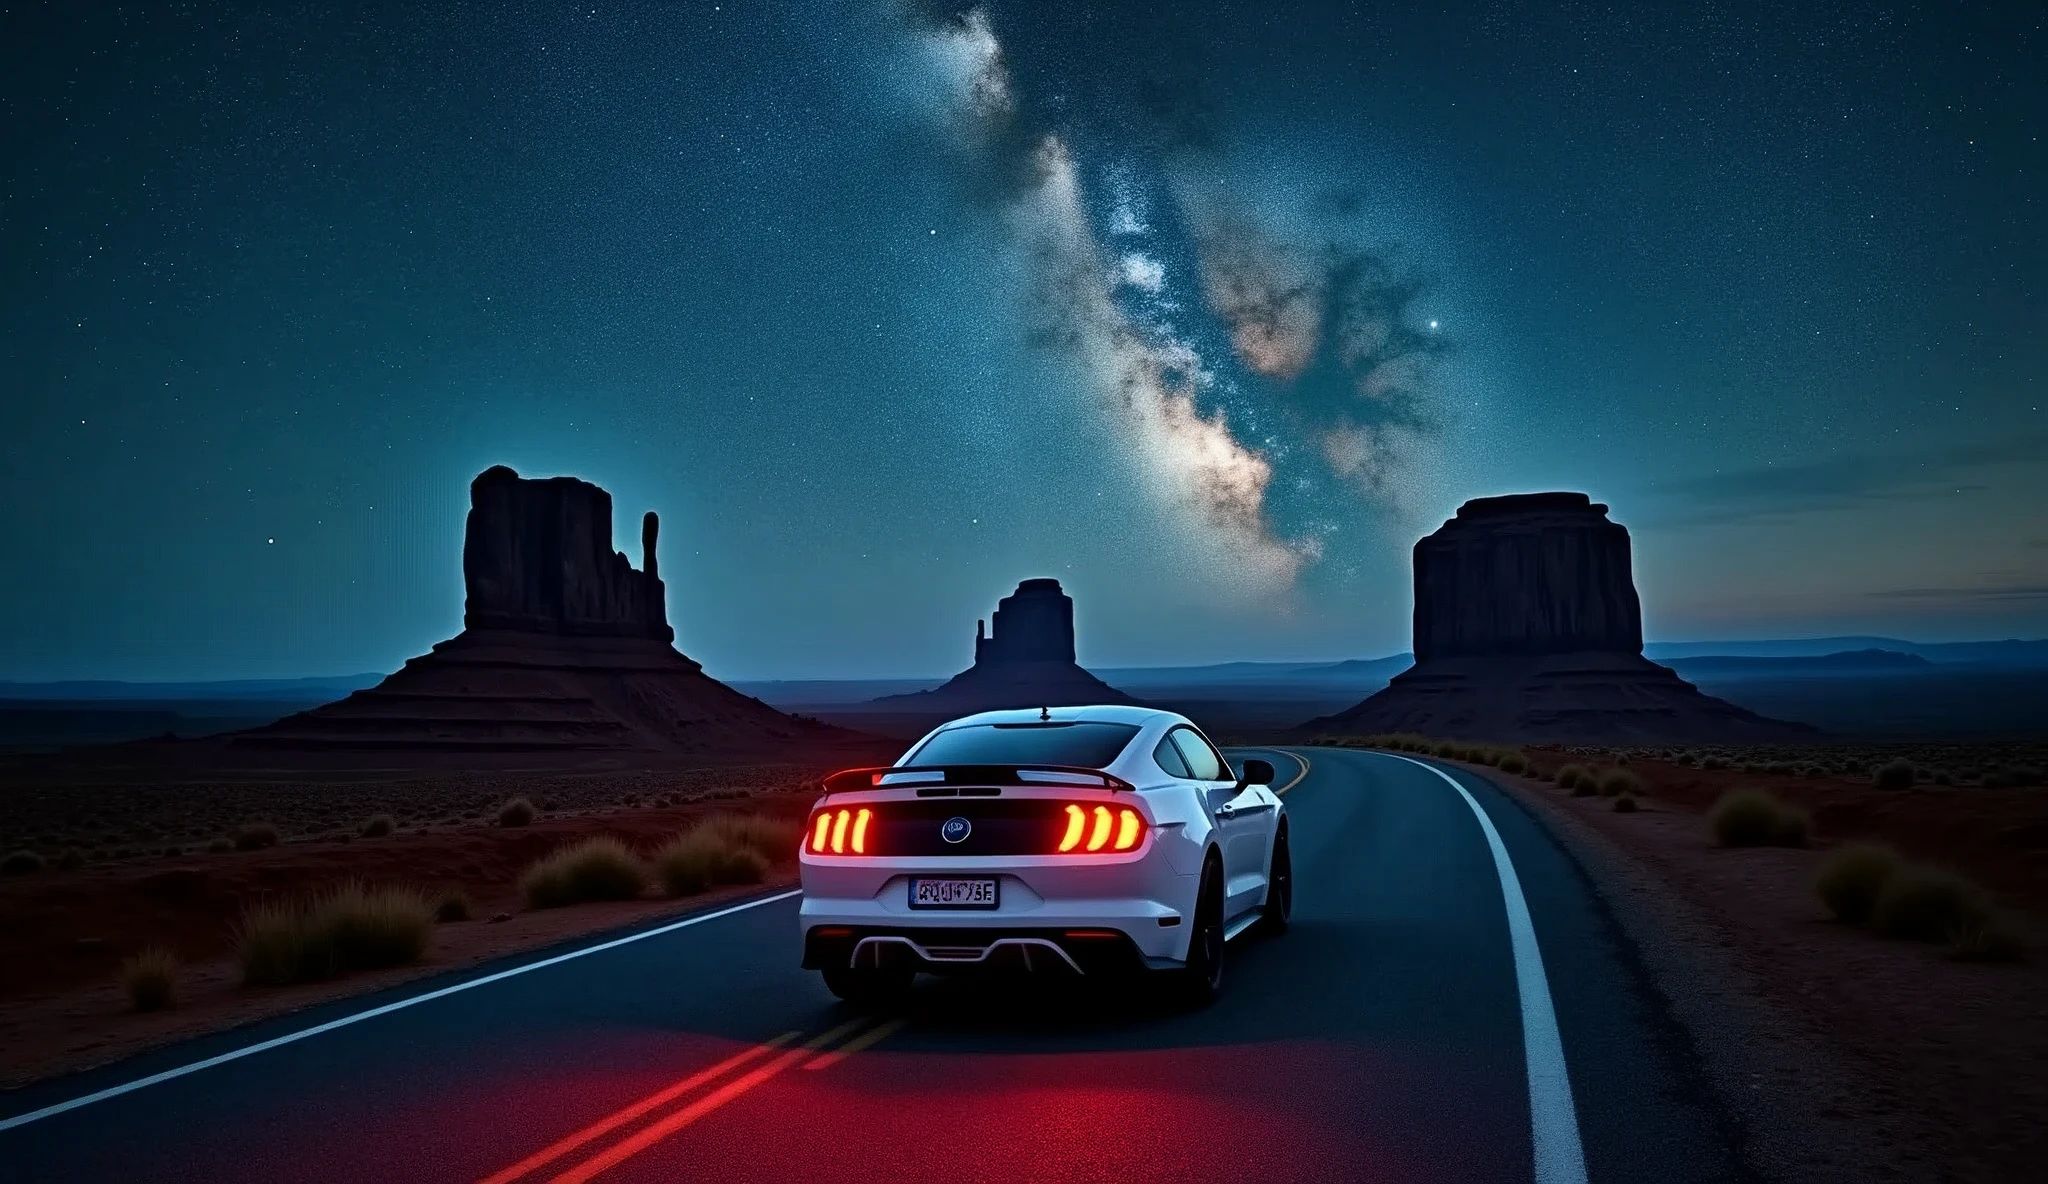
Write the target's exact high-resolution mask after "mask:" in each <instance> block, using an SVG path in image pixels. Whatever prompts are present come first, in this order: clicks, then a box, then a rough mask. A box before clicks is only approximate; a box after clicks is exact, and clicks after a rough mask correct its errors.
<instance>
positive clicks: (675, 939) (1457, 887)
mask: <svg viewBox="0 0 2048 1184" xmlns="http://www.w3.org/2000/svg"><path fill="white" fill-rule="evenodd" d="M1254 753H1256V754H1257V755H1261V756H1266V757H1267V758H1268V759H1271V760H1272V761H1273V762H1274V764H1275V766H1276V767H1277V768H1278V769H1279V770H1280V776H1281V780H1282V781H1283V783H1285V782H1290V781H1291V782H1292V783H1291V784H1289V785H1288V788H1287V807H1288V811H1289V814H1290V817H1291V818H1292V820H1293V821H1292V834H1293V845H1294V866H1295V876H1296V885H1297V886H1296V896H1295V900H1296V904H1295V915H1294V926H1293V929H1292V931H1291V932H1290V933H1288V934H1287V935H1286V936H1284V937H1281V938H1278V939H1259V938H1251V937H1247V938H1245V939H1243V940H1240V941H1238V942H1234V943H1232V945H1231V947H1230V953H1229V959H1228V962H1227V965H1226V971H1225V983H1224V992H1223V998H1222V999H1221V1000H1220V1001H1219V1002H1218V1003H1216V1004H1215V1005H1214V1006H1212V1007H1210V1008H1207V1009H1204V1010H1200V1011H1173V1010H1162V1009H1161V1008H1159V1007H1157V1006H1156V1005H1154V1004H1152V1003H1151V1002H1150V1001H1148V1000H1146V999H1142V998H1133V997H1129V988H1124V989H1123V990H1122V991H1116V992H1106V991H1104V990H1103V989H1100V988H1095V989H1089V988H1085V987H1084V988H1077V989H1055V988H1053V987H1049V986H1046V985H1044V984H1021V983H1020V984H983V983H975V982H972V981H967V980H951V979H948V980H933V979H923V980H920V984H919V987H918V989H917V991H916V992H915V995H914V998H913V1001H912V1003H911V1004H910V1006H909V1007H908V1008H907V1009H906V1010H905V1011H904V1012H903V1013H902V1014H901V1015H898V1016H895V1017H866V1016H860V1015H857V1014H855V1013H853V1012H850V1011H848V1010H847V1009H845V1008H844V1007H843V1006H842V1005H840V1004H838V1003H837V1002H836V1001H835V1000H834V999H833V998H832V997H831V996H830V995H828V994H827V993H826V992H825V989H824V987H823V986H822V984H820V983H819V982H818V981H817V976H816V975H815V974H812V973H809V972H806V971H802V970H799V969H798V968H797V965H796V962H797V934H796V920H795V918H796V906H797V901H796V897H795V894H794V893H790V892H782V893H773V894H769V895H767V896H764V897H762V898H760V899H757V900H753V901H748V902H743V903H741V904H739V905H735V906H728V907H724V908H720V909H716V910H712V911H709V912H706V913H700V914H697V915H695V916H692V917H685V918H680V919H677V920H674V921H669V922H665V923H662V924H660V925H656V926H652V927H649V928H646V929H643V930H640V931H638V932H636V933H629V934H625V935H610V936H607V937H605V938H602V939H594V940H590V941H586V942H582V943H579V944H576V945H572V946H567V947H562V948H559V949H556V950H551V951H547V952H546V953H544V954H539V955H525V956H522V957H519V958H515V959H509V960H507V961H504V962H501V963H497V964H493V965H491V966H487V967H484V968H481V969H478V970H474V971H468V972H464V973H461V974H453V975H448V976H443V977H440V978H436V979H431V980H428V981H426V982H424V983H414V984H410V985H408V986H407V987H405V988H404V989H402V990H397V991H392V992H387V993H384V994H380V995H372V996H368V997H359V998H356V999H352V1000H347V1001H344V1002H340V1003H336V1004H334V1005H332V1006H329V1007H326V1008H322V1009H318V1010H316V1011H313V1012H307V1013H301V1014H298V1015H294V1016H291V1017H286V1018H284V1019H280V1020H277V1021H274V1022H270V1023H266V1024H262V1025H258V1026H256V1027H254V1028H246V1029H241V1030H238V1031H235V1032H230V1033H224V1034H222V1035H220V1036H216V1037H210V1038H206V1039H202V1040H197V1041H192V1042H190V1043H186V1044H182V1045H179V1046H176V1047H174V1048H169V1049H165V1050H161V1051H159V1052H156V1053H152V1054H149V1055H147V1056H144V1057H139V1058H136V1059H134V1060H131V1061H127V1062H123V1063H121V1064H118V1065H114V1066H110V1067H108V1068H105V1069H102V1070H96V1071H93V1072H91V1073H86V1074H81V1075H78V1076H75V1077H70V1078H64V1079H59V1080H56V1081H52V1082H45V1083H42V1084H40V1085H38V1086H34V1087H31V1088H29V1089H26V1090H23V1091H20V1092H19V1093H17V1094H13V1095H9V1096H8V1097H6V1098H5V1099H0V1181H9V1182H11V1181H98V1180H110V1181H111V1180H119V1181H125V1182H133V1181H138V1180H203V1181H228V1180H249V1181H280V1182H281V1181H299V1180H407V1181H411V1180H421V1181H443V1180H445V1181H471V1182H473V1181H488V1182H489V1184H513V1182H515V1181H518V1182H525V1181H532V1182H534V1184H542V1182H546V1181H582V1180H591V1179H598V1180H603V1181H605V1182H606V1184H628V1182H633V1181H647V1182H653V1181H664V1182H666V1181H688V1180H706V1181H717V1182H719V1184H738V1182H740V1181H755V1180H759V1181H787V1180H801V1181H811V1182H817V1181H828V1180H920V1181H927V1180H928V1181H938V1180H948V1181H950V1180H991V1181H994V1180H1006V1181H1010V1180H1032V1181H1039V1180H1114V1181H1120V1182H1125V1184H1129V1182H1133V1181H1145V1180H1154V1179H1172V1180H1203V1181H1226V1180H1227V1181H1238V1180H1242V1181H1296V1180H1300V1181H1309V1180H1332V1181H1376V1180H1387V1181H1460V1182H1466V1181H1527V1180H1535V1181H1538V1182H1539V1184H1573V1182H1575V1181H1578V1180H1588V1179H1590V1180H1593V1181H1624V1180H1651V1181H1656V1182H1657V1184H1682V1182H1685V1181H1726V1180H1741V1179H1746V1178H1748V1177H1749V1173H1748V1172H1747V1171H1746V1170H1745V1169H1744V1168H1743V1167H1742V1165H1741V1163H1740V1162H1739V1158H1738V1156H1737V1153H1736V1148H1735V1143H1736V1137H1735V1128H1734V1127H1733V1125H1732V1124H1731V1123H1730V1122H1729V1120H1728V1119H1727V1117H1726V1113H1725V1111H1724V1110H1723V1109H1722V1107H1721V1106H1720V1105H1718V1104H1717V1102H1716V1101H1715V1100H1714V1099H1713V1098H1712V1097H1711V1096H1710V1094H1709V1092H1708V1091H1707V1089H1706V1087H1705V1085H1704V1080H1703V1078H1702V1077H1701V1075H1700V1074H1699V1072H1698V1071H1697V1069H1696V1067H1695V1065H1694V1064H1693V1062H1692V1059H1691V1056H1690V1054H1689V1053H1688V1051H1687V1048H1686V1044H1685V1041H1684V1040H1683V1039H1682V1038H1681V1037H1680V1035H1679V1033H1678V1032H1677V1030H1676V1029H1675V1028H1674V1027H1673V1026H1672V1025H1671V1023H1670V1022H1669V1021H1668V1020H1667V1019H1666V1018H1665V1017H1664V1013H1663V1010H1662V1008H1661V1007H1660V1006H1659V1005H1658V1002H1657V1000H1656V999H1655V997H1654V995H1653V993H1652V992H1651V990H1650V988H1649V986H1648V983H1647V979H1646V978H1645V976H1644V975H1643V974H1642V972H1641V971H1640V969H1639V968H1638V967H1637V965H1636V963H1635V961H1634V959H1633V956H1632V954H1631V952H1630V950H1629V948H1628V946H1627V944H1626V943H1625V942H1624V941H1623V940H1622V939H1621V937H1620V935H1619V932H1618V931H1617V929H1616V927H1615V926H1614V924H1613V923H1612V921H1611V920H1610V919H1609V918H1608V917H1607V915H1606V913H1605V911H1604V910H1603V908H1602V906H1601V904H1600V902H1599V900H1598V898H1597V896H1596V895H1595V894H1594V893H1593V892H1592V890H1591V888H1590V887H1589V886H1588V884H1587V882H1586V880H1585V878H1584V877H1583V876H1582V875H1581V874H1580V872H1579V871H1578V869H1577V867H1576V866H1575V865H1574V864H1573V863H1572V861H1571V859H1570V858H1569V857H1568V856H1567V855H1566V854H1565V853H1564V851H1563V850H1562V849H1561V848H1560V847H1558V845H1557V844H1556V843H1555V842H1554V841H1553V840H1552V839H1551V838H1550V837H1549V835H1548V834H1547V833H1546V832H1545V830H1544V829H1543V827H1542V826H1541V825H1540V824H1539V823H1538V822H1537V821H1536V820H1535V819H1533V818H1532V817H1530V815H1529V814H1528V813H1527V812H1526V811H1525V810H1524V809H1523V808H1522V807H1521V806H1520V805H1518V804H1517V803H1516V802H1515V801H1514V800H1513V799H1511V798H1509V797H1508V796H1506V795H1505V794H1503V793H1502V792H1501V791H1499V790H1498V789H1496V788H1494V787H1493V786H1492V785H1490V784H1489V783H1488V782H1487V781H1486V780H1485V779H1484V778H1481V777H1478V776H1475V775H1473V774H1471V773H1469V772H1466V771H1463V770H1458V769H1453V768H1450V767H1448V766H1436V765H1434V764H1430V763H1425V762H1420V761H1414V760H1409V759H1407V758H1403V757H1398V756H1394V755H1390V754H1385V753H1373V752H1362V751H1353V750H1339V749H1287V750H1272V749H1245V750H1239V751H1238V752H1236V753H1234V754H1233V755H1235V756H1242V755H1249V754H1254ZM1461 790H1462V792H1461ZM1517 902H1521V911H1520V913H1519V914H1518V912H1517ZM1546 1025H1549V1027H1548V1029H1546Z"/></svg>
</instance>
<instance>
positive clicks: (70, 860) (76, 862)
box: [57, 847, 85, 872]
mask: <svg viewBox="0 0 2048 1184" xmlns="http://www.w3.org/2000/svg"><path fill="white" fill-rule="evenodd" d="M84 866H85V852H83V851H80V850H79V849H78V848H76V847H66V848H64V853H63V854H62V855H59V856H58V857H57V870H59V871H66V872H75V871H77V870H78V869H79V868H82V867H84Z"/></svg>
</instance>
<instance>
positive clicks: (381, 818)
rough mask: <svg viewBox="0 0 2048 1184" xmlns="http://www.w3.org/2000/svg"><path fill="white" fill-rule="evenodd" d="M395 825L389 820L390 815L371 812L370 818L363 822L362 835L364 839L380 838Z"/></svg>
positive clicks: (388, 832) (395, 824)
mask: <svg viewBox="0 0 2048 1184" xmlns="http://www.w3.org/2000/svg"><path fill="white" fill-rule="evenodd" d="M395 826H397V823H395V822H393V821H391V815H389V814H372V815H371V816H370V820H369V821H368V822H365V823H363V837H364V838H366V839H381V838H383V837H384V836H385V835H388V834H390V833H391V831H392V829H393V828H394V827H395Z"/></svg>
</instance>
